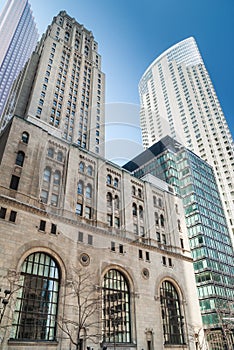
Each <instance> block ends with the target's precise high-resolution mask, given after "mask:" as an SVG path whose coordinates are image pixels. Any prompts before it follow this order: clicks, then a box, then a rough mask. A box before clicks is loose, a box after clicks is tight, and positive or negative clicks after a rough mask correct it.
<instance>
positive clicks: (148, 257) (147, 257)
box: [145, 252, 150, 261]
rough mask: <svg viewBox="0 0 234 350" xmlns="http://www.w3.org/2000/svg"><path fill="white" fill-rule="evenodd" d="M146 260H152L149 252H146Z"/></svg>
mask: <svg viewBox="0 0 234 350" xmlns="http://www.w3.org/2000/svg"><path fill="white" fill-rule="evenodd" d="M145 260H146V261H150V256H149V252H145Z"/></svg>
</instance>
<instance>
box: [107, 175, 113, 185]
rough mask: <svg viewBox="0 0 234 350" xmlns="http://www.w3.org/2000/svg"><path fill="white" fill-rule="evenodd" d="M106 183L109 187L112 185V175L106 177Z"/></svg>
mask: <svg viewBox="0 0 234 350" xmlns="http://www.w3.org/2000/svg"><path fill="white" fill-rule="evenodd" d="M106 183H107V185H111V183H112V177H111V175H107V177H106Z"/></svg>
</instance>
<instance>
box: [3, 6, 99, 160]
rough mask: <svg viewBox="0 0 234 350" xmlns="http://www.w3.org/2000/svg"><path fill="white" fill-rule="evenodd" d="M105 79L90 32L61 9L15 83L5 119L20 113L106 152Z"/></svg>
mask: <svg viewBox="0 0 234 350" xmlns="http://www.w3.org/2000/svg"><path fill="white" fill-rule="evenodd" d="M104 91H105V77H104V74H103V73H102V72H101V57H100V55H99V54H98V44H97V42H96V41H95V40H94V37H93V34H92V32H91V31H89V30H87V29H86V28H85V27H84V26H83V25H81V24H79V23H78V22H76V21H75V19H74V18H72V17H70V16H68V14H67V13H66V12H65V11H61V12H60V13H59V14H58V16H56V17H54V19H53V21H52V23H51V25H50V26H48V29H47V31H46V33H45V34H44V35H43V36H42V38H41V40H40V43H39V44H38V46H37V48H36V50H35V52H34V53H33V54H32V56H31V59H30V60H29V62H28V65H27V67H26V68H25V70H24V72H22V74H21V76H20V77H19V79H18V81H16V83H15V84H14V87H13V90H12V93H11V96H10V98H9V100H8V105H7V108H6V110H5V116H4V119H5V121H7V120H9V119H10V118H11V116H12V115H14V114H17V115H19V116H22V117H24V118H27V119H28V120H33V122H34V123H36V124H37V125H39V126H41V125H45V124H47V125H50V126H52V127H53V128H54V133H55V134H56V135H58V137H61V138H63V139H64V140H67V141H68V142H72V143H75V144H77V145H78V146H81V147H82V148H84V149H88V150H90V151H92V152H94V153H96V154H100V155H101V156H104V141H105V135H104V134H105V130H104V123H105V113H104V104H105V94H104Z"/></svg>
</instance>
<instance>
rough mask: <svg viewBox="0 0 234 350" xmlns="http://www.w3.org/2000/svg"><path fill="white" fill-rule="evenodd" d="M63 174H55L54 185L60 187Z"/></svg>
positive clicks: (56, 172) (57, 172) (57, 171)
mask: <svg viewBox="0 0 234 350" xmlns="http://www.w3.org/2000/svg"><path fill="white" fill-rule="evenodd" d="M60 179H61V174H60V171H59V170H56V171H55V173H54V185H60Z"/></svg>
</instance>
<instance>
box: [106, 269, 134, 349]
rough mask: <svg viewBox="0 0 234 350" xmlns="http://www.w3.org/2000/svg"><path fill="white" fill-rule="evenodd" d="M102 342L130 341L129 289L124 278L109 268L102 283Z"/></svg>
mask: <svg viewBox="0 0 234 350" xmlns="http://www.w3.org/2000/svg"><path fill="white" fill-rule="evenodd" d="M102 303H103V306H102V310H103V315H102V319H103V326H102V332H103V342H104V343H130V342H131V316H130V315H131V314H130V307H131V305H130V290H129V286H128V282H127V280H126V278H125V277H124V276H123V275H122V274H121V273H120V272H119V271H117V270H114V269H112V270H109V271H108V272H107V273H106V274H105V276H104V279H103V284H102Z"/></svg>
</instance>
